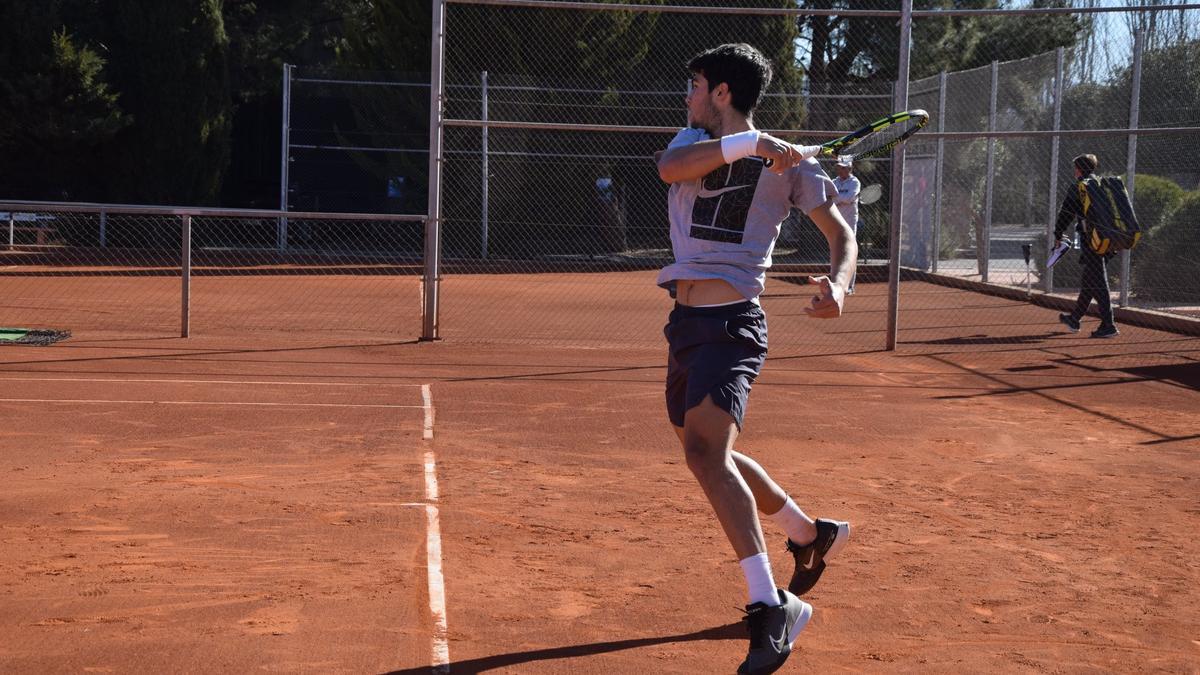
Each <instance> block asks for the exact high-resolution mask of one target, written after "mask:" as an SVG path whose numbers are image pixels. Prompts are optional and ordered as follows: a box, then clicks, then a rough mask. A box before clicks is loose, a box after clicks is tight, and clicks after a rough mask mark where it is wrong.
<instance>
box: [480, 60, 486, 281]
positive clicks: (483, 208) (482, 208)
mask: <svg viewBox="0 0 1200 675" xmlns="http://www.w3.org/2000/svg"><path fill="white" fill-rule="evenodd" d="M481 79H482V82H483V84H482V92H481V93H482V99H483V104H482V109H481V112H482V113H483V116H482V117H481V120H482V121H483V149H482V151H481V153H482V161H483V203H482V205H481V206H480V211H481V221H482V230H483V231H482V233H481V236H482V240H483V241H482V244H481V245H480V251H481V255H482V257H483V259H484V260H487V257H488V125H487V122H488V109H487V108H488V74H487V71H486V70H485V71H483V74H482V75H481Z"/></svg>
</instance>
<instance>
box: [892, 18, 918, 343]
mask: <svg viewBox="0 0 1200 675" xmlns="http://www.w3.org/2000/svg"><path fill="white" fill-rule="evenodd" d="M911 43H912V0H902V2H901V4H900V60H899V63H898V65H899V68H898V69H897V71H896V89H895V98H896V110H907V109H908V60H909V56H910V53H911V50H912V44H911ZM891 199H892V222H891V227H890V236H889V237H888V256H889V258H890V259H889V260H888V313H887V350H888V351H895V349H896V342H897V341H898V340H897V337H898V333H899V327H900V235H901V233H902V231H903V226H904V220H903V217H902V216H903V213H904V145H903V144H901V145H900V147H898V148H896V149H895V150H893V151H892V194H891Z"/></svg>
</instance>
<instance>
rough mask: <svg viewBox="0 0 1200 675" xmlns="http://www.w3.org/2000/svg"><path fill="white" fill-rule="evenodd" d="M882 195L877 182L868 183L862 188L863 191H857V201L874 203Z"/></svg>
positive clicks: (863, 203) (881, 189) (865, 203)
mask: <svg viewBox="0 0 1200 675" xmlns="http://www.w3.org/2000/svg"><path fill="white" fill-rule="evenodd" d="M882 196H883V188H881V187H879V183H875V184H873V185H868V186H867V187H865V188H863V191H862V192H860V193H858V203H859V204H862V205H864V206H865V205H867V204H874V203H875V202H877V201H879V198H880V197H882Z"/></svg>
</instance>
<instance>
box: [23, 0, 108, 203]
mask: <svg viewBox="0 0 1200 675" xmlns="http://www.w3.org/2000/svg"><path fill="white" fill-rule="evenodd" d="M61 10H62V8H61V3H60V2H58V1H56V0H55V1H50V2H46V3H44V4H41V5H37V6H33V5H22V4H19V3H15V4H14V3H7V4H4V5H0V25H6V26H21V30H19V31H13V32H12V33H11V34H10V35H9V36H8V37H6V38H5V39H4V40H3V41H0V110H3V111H4V112H3V114H2V115H0V156H3V157H5V158H6V161H4V162H3V163H0V195H3V196H6V197H14V198H23V199H54V200H57V199H64V198H67V199H95V198H97V197H99V196H100V194H99V192H98V191H97V189H96V186H95V185H94V181H93V179H92V178H91V177H92V176H94V175H96V174H99V173H101V169H100V166H99V157H98V156H97V150H98V148H99V147H100V146H101V145H102V144H103V143H105V142H106V141H108V140H109V139H111V138H112V137H113V135H114V134H116V133H117V132H118V131H119V130H120V129H122V128H123V127H124V126H126V125H127V124H128V123H129V119H128V118H127V117H126V116H125V115H124V114H123V113H122V111H121V109H120V107H119V104H118V97H117V95H116V94H114V93H113V92H112V91H111V90H110V88H109V86H108V83H107V81H106V79H105V72H104V65H105V62H104V59H103V58H101V57H100V55H99V54H98V53H97V52H96V51H95V50H94V49H92V47H90V46H89V45H87V44H85V43H83V42H81V41H80V40H79V39H78V38H76V37H75V36H73V35H72V34H71V33H69V32H68V31H67V29H66V28H64V27H62V23H61V17H62V14H63V12H62V11H61Z"/></svg>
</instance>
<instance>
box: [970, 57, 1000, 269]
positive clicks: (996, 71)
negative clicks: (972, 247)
mask: <svg viewBox="0 0 1200 675" xmlns="http://www.w3.org/2000/svg"><path fill="white" fill-rule="evenodd" d="M999 89H1000V62H999V61H992V96H991V103H990V105H989V106H988V131H989V132H993V131H995V130H996V98H997V95H998V93H999ZM995 172H996V137H995V136H988V141H987V174H986V175H985V176H984V189H983V192H984V197H983V235H982V239H981V241H979V242H978V246H979V251H978V252H977V253H976V255H978V256H979V278H980V280H981V281H984V282H987V280H988V269H989V267H990V266H991V262H992V197H993V192H994V189H995V181H994V180H993V177H992V174H994V173H995Z"/></svg>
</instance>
